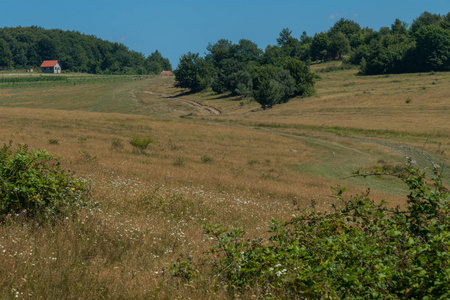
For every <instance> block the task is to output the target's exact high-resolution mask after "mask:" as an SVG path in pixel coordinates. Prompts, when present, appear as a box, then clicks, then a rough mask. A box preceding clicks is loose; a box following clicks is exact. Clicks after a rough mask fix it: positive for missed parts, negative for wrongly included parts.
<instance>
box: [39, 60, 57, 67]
mask: <svg viewBox="0 0 450 300" xmlns="http://www.w3.org/2000/svg"><path fill="white" fill-rule="evenodd" d="M57 63H58V61H57V60H44V62H43V63H42V65H41V68H48V67H54V66H55V65H56V64H57Z"/></svg>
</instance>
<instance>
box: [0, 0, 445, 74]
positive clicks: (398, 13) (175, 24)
mask: <svg viewBox="0 0 450 300" xmlns="http://www.w3.org/2000/svg"><path fill="white" fill-rule="evenodd" d="M0 7H1V8H0V27H15V26H31V25H37V26H41V27H44V28H46V29H52V28H59V29H63V30H75V31H79V32H81V33H85V34H90V35H95V36H96V37H98V38H101V39H105V40H109V41H112V42H120V43H123V44H124V45H126V46H127V47H128V48H130V49H131V50H135V51H138V52H142V53H143V54H144V55H145V56H147V55H149V54H150V53H152V52H154V51H155V50H156V49H158V50H159V51H160V52H161V53H162V55H163V56H164V57H167V58H169V59H170V61H171V63H172V65H173V67H174V68H175V67H176V66H177V64H178V62H179V58H180V57H181V55H182V54H185V53H187V52H188V51H191V52H199V53H200V54H202V55H203V54H204V53H205V51H206V46H207V45H208V43H215V42H217V40H219V39H222V38H223V39H228V40H231V41H232V42H235V43H236V42H238V41H239V40H240V39H249V40H251V41H253V42H255V43H257V44H258V46H259V47H260V48H261V49H265V48H266V46H267V45H269V44H270V45H273V44H275V43H276V38H277V37H278V34H279V33H280V31H281V30H282V29H283V28H286V27H288V28H289V29H290V30H292V34H293V36H294V37H297V38H298V37H300V35H301V34H302V32H303V31H306V32H307V34H308V35H310V36H312V35H314V33H316V32H321V31H326V30H328V29H329V28H330V27H331V26H333V24H334V23H335V22H336V21H337V20H339V19H340V18H346V19H351V20H353V21H356V22H358V23H359V24H360V25H361V26H362V27H369V28H373V29H375V30H378V29H379V28H380V27H383V26H390V25H391V24H392V23H393V22H394V20H395V19H396V18H399V19H400V20H402V21H405V22H407V23H408V24H411V22H412V21H413V20H414V19H415V18H417V17H418V16H419V15H420V14H421V13H422V12H424V11H428V12H431V13H437V14H445V15H446V14H447V13H449V12H450V0H428V1H422V0H408V1H407V0H378V1H364V0H359V1H358V0H341V1H335V0H334V1H331V0H323V1H300V0H258V1H256V0H209V1H207V0H190V1H188V0H164V1H163V0H159V1H156V0H147V1H144V0H128V1H125V0H78V1H73V0H72V1H65V0H58V1H56V0H47V1H45V0H42V1H37V0H2V2H1V6H0Z"/></svg>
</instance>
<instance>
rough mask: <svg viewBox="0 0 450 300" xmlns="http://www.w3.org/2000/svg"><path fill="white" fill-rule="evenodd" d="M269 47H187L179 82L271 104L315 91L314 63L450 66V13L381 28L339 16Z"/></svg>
mask: <svg viewBox="0 0 450 300" xmlns="http://www.w3.org/2000/svg"><path fill="white" fill-rule="evenodd" d="M276 42H277V43H276V45H269V46H267V47H266V49H265V50H264V51H262V50H261V49H259V48H258V46H257V45H256V44H255V43H253V42H252V41H249V40H240V41H239V42H238V43H237V44H234V43H232V42H231V41H229V40H226V39H221V40H219V41H218V42H217V43H215V44H209V45H208V46H207V48H206V50H207V52H206V53H205V55H204V56H200V54H199V53H191V52H189V53H187V54H184V55H183V56H182V57H181V58H180V62H179V65H178V67H177V69H176V70H175V71H174V73H175V85H176V86H177V87H181V88H187V89H189V90H191V91H192V92H198V91H202V90H204V89H206V88H211V89H212V90H213V91H214V92H216V93H219V94H221V93H226V92H227V93H231V94H232V95H240V96H243V97H246V96H252V97H253V98H254V99H255V100H256V101H257V102H259V103H260V104H261V106H262V107H263V108H264V109H265V108H270V107H272V106H273V105H275V104H278V103H283V102H286V101H288V100H289V99H290V98H292V97H294V96H307V95H311V94H313V93H314V80H315V76H314V75H313V74H312V73H311V72H310V70H309V65H310V64H311V63H320V62H325V61H331V60H342V61H343V63H344V64H348V65H356V66H359V68H360V73H361V74H363V75H374V74H386V73H405V72H428V71H448V70H450V13H448V14H447V15H445V16H441V15H437V14H431V13H429V12H424V13H422V14H421V15H420V16H419V17H418V18H417V19H415V20H414V21H413V22H412V24H411V25H410V26H409V25H408V24H407V23H405V22H403V21H401V20H399V19H396V20H395V21H394V23H393V24H392V25H391V26H390V27H382V28H380V30H379V31H376V30H373V29H370V28H362V27H361V26H360V25H359V24H358V23H356V22H354V21H352V20H347V19H344V18H342V19H340V20H338V21H337V22H336V23H335V24H334V25H333V26H332V27H331V28H330V29H329V30H328V31H325V32H320V33H316V34H314V36H308V35H307V33H306V32H303V33H302V35H301V36H300V38H298V39H297V38H295V37H293V36H292V31H291V30H290V29H289V28H285V29H283V30H282V31H281V32H280V34H279V37H278V38H277V39H276Z"/></svg>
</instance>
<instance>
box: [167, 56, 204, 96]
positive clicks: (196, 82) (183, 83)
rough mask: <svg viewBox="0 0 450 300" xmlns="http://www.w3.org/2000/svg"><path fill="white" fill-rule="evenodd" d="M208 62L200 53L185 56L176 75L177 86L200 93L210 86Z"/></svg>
mask: <svg viewBox="0 0 450 300" xmlns="http://www.w3.org/2000/svg"><path fill="white" fill-rule="evenodd" d="M207 67H208V66H207V62H206V61H205V60H204V59H203V58H202V57H200V54H199V53H191V52H188V53H187V54H185V55H183V56H182V57H181V58H180V63H179V64H178V68H177V69H176V70H175V71H174V73H175V86H176V87H180V88H185V89H189V90H191V91H192V92H199V91H201V90H204V89H205V88H206V87H207V86H208V78H207Z"/></svg>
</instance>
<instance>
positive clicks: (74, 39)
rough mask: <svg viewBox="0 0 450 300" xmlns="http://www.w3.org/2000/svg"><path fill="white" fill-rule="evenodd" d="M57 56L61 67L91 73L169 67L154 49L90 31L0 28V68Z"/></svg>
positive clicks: (19, 66)
mask: <svg viewBox="0 0 450 300" xmlns="http://www.w3.org/2000/svg"><path fill="white" fill-rule="evenodd" d="M44 60H59V62H60V63H61V65H62V68H63V70H65V71H71V72H87V73H92V74H99V73H104V74H159V73H160V72H161V71H162V70H171V69H172V67H171V65H170V62H169V60H168V59H166V58H164V57H162V55H161V53H159V51H158V50H156V51H155V52H153V53H152V54H151V55H149V56H148V57H144V55H143V54H142V53H138V52H136V51H131V50H129V49H128V48H127V47H126V46H124V45H123V44H119V43H112V42H108V41H104V40H101V39H99V38H97V37H95V36H92V35H85V34H81V33H79V32H76V31H63V30H60V29H44V28H41V27H37V26H32V27H14V28H8V27H5V28H0V69H27V68H30V67H31V68H37V67H39V66H40V65H41V63H42V62H43V61H44Z"/></svg>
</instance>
